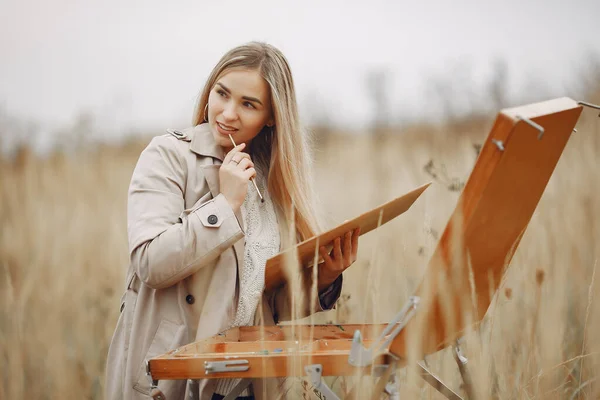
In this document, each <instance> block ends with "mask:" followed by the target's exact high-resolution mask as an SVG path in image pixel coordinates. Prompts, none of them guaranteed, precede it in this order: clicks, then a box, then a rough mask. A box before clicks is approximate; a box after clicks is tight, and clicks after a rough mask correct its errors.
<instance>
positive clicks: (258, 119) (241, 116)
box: [208, 69, 273, 150]
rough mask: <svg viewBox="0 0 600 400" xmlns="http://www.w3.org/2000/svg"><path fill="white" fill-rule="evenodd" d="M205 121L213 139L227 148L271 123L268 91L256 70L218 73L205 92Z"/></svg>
mask: <svg viewBox="0 0 600 400" xmlns="http://www.w3.org/2000/svg"><path fill="white" fill-rule="evenodd" d="M208 121H209V125H210V129H211V132H212V134H213V137H214V138H215V141H216V142H217V144H219V145H220V146H222V147H224V148H225V149H226V150H229V149H230V148H232V147H233V144H232V143H231V139H230V138H229V135H230V134H231V136H232V137H233V140H234V141H235V144H241V143H246V148H248V144H249V142H250V141H251V140H252V139H254V138H255V137H256V135H258V133H259V132H260V131H261V129H262V128H263V127H264V126H265V125H269V126H271V125H273V118H272V112H271V91H270V89H269V85H268V84H267V82H266V81H265V80H264V79H263V78H262V77H261V76H260V74H259V73H258V71H256V70H240V69H236V70H231V71H228V72H226V73H225V74H224V75H223V76H221V77H220V78H219V79H218V80H217V82H216V83H215V85H214V86H213V88H212V90H211V91H210V94H209V96H208Z"/></svg>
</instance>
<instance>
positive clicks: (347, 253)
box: [342, 231, 352, 265]
mask: <svg viewBox="0 0 600 400" xmlns="http://www.w3.org/2000/svg"><path fill="white" fill-rule="evenodd" d="M342 254H343V255H344V261H345V262H346V265H350V263H351V262H352V260H351V257H352V231H348V232H346V233H345V234H344V246H343V247H342Z"/></svg>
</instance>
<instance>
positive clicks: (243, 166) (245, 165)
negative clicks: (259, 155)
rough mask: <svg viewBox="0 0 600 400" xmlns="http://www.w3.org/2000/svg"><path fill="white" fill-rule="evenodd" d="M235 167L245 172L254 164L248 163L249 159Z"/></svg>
mask: <svg viewBox="0 0 600 400" xmlns="http://www.w3.org/2000/svg"><path fill="white" fill-rule="evenodd" d="M237 165H238V167H239V168H240V169H241V170H242V171H245V170H247V169H248V168H250V167H254V163H253V162H252V161H250V158H244V159H243V160H242V161H240V162H239V163H238V164H237Z"/></svg>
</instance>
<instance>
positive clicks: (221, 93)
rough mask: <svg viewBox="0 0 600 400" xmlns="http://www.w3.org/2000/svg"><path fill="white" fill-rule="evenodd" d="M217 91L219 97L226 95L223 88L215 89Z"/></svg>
mask: <svg viewBox="0 0 600 400" xmlns="http://www.w3.org/2000/svg"><path fill="white" fill-rule="evenodd" d="M217 93H218V94H219V96H221V97H226V96H227V93H225V92H224V91H223V90H217Z"/></svg>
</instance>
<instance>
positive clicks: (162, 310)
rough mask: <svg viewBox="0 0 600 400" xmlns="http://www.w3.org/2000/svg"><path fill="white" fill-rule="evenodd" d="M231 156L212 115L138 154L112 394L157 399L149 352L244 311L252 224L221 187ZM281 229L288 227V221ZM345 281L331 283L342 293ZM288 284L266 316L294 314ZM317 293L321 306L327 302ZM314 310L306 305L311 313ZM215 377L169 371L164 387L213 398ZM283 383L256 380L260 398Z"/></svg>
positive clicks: (266, 304)
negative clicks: (247, 234) (240, 303)
mask: <svg viewBox="0 0 600 400" xmlns="http://www.w3.org/2000/svg"><path fill="white" fill-rule="evenodd" d="M223 156H224V154H223V149H222V148H221V147H220V146H218V145H217V144H216V143H215V141H214V139H213V136H212V134H211V132H210V130H209V129H208V126H207V125H206V124H203V125H198V126H196V127H193V128H189V129H186V130H184V131H169V133H167V134H165V135H162V136H158V137H155V138H154V139H153V140H152V141H151V142H150V144H149V145H148V147H147V148H146V149H145V150H144V151H143V152H142V154H141V156H140V158H139V160H138V163H137V165H136V167H135V170H134V172H133V176H132V179H131V185H130V188H129V195H128V221H127V223H128V226H127V228H128V236H129V253H130V265H129V269H128V272H127V278H126V290H125V293H124V294H123V297H122V299H121V304H120V309H121V314H120V316H119V319H118V322H117V327H116V330H115V333H114V335H113V338H112V341H111V344H110V349H109V353H108V359H107V366H106V398H107V399H110V400H116V399H148V398H149V393H150V386H151V381H150V378H149V376H147V375H146V364H145V361H146V360H148V359H150V358H152V357H154V356H157V355H160V354H163V353H166V352H167V351H169V350H172V349H175V348H177V347H179V346H182V345H185V344H188V343H190V342H192V341H194V340H198V339H203V338H207V337H209V336H212V335H215V334H217V333H219V332H222V331H223V330H225V329H226V328H227V327H228V324H229V323H230V322H231V321H232V319H233V317H234V316H235V306H236V305H237V303H236V298H237V274H238V268H239V266H240V265H242V264H241V263H242V262H243V259H244V257H243V255H244V240H243V238H244V230H243V226H242V225H241V224H242V218H241V214H240V213H239V212H238V213H237V215H236V214H234V212H233V210H232V208H231V206H230V205H229V203H228V202H227V200H226V199H225V197H224V196H223V195H222V194H220V192H219V166H220V164H221V163H222V160H223ZM280 221H281V218H280ZM280 234H282V235H285V234H286V233H285V226H282V224H280ZM283 237H286V236H283ZM341 281H342V280H341V277H340V279H338V281H336V283H335V284H334V285H332V288H333V287H334V286H335V288H333V289H332V288H330V289H332V290H333V291H334V294H333V296H334V297H333V298H334V300H337V298H338V297H339V294H340V292H341V285H342V283H341ZM285 289H286V288H285V287H283V288H282V289H280V290H278V291H277V292H275V293H273V294H270V295H264V296H263V301H262V303H261V305H259V307H262V308H263V313H262V314H263V315H264V319H265V321H262V322H263V323H264V324H265V325H272V324H274V323H275V321H277V320H281V321H283V320H289V319H290V317H291V315H290V297H289V295H288V291H287V290H285ZM306 292H307V293H310V290H309V288H306ZM312 300H313V301H314V303H313V305H312V306H313V307H316V308H313V310H315V309H316V310H318V311H321V310H323V308H322V306H321V304H320V302H319V301H318V300H315V299H312ZM306 303H308V302H306ZM309 310H310V307H309V305H308V304H305V305H304V307H303V313H302V314H303V315H309V313H310V311H309ZM256 314H257V315H260V314H261V313H258V312H257V313H256ZM199 321H200V324H199ZM259 323H261V321H259V320H258V319H257V320H255V324H259ZM215 383H216V381H215V380H200V381H196V382H192V381H185V380H168V381H160V382H159V384H158V387H159V389H160V390H161V391H162V392H163V393H164V394H165V396H166V397H167V400H175V399H184V398H185V399H193V398H198V395H197V394H196V393H200V396H199V398H200V400H207V399H210V398H211V396H212V393H213V391H214V385H215ZM274 384H275V382H274V380H273V379H263V380H256V381H254V382H253V385H254V391H255V396H256V398H257V399H260V398H261V397H262V396H261V393H262V392H263V390H266V392H267V393H270V395H269V397H271V396H273V398H274V395H275V393H277V388H276V387H273V386H271V385H274ZM263 385H267V387H265V386H263Z"/></svg>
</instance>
